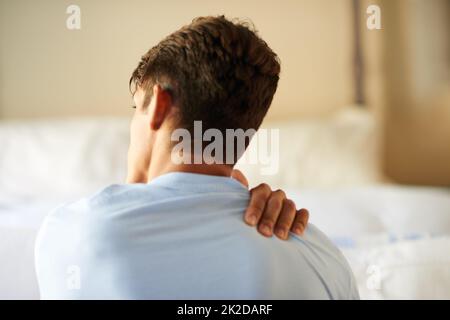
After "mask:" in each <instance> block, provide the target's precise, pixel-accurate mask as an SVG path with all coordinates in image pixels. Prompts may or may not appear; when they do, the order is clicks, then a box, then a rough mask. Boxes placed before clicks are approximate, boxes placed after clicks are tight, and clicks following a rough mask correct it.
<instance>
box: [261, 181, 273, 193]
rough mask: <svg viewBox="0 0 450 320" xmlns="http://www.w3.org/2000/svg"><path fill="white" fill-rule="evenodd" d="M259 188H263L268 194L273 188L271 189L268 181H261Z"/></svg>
mask: <svg viewBox="0 0 450 320" xmlns="http://www.w3.org/2000/svg"><path fill="white" fill-rule="evenodd" d="M258 188H260V189H261V191H262V192H264V194H266V195H268V194H270V192H272V189H270V187H269V185H268V184H267V183H261V184H260V185H259V186H258Z"/></svg>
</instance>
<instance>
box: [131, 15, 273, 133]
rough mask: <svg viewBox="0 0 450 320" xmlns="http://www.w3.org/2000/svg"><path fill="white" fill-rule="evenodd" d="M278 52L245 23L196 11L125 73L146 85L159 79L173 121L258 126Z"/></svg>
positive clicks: (206, 126) (221, 126)
mask: <svg viewBox="0 0 450 320" xmlns="http://www.w3.org/2000/svg"><path fill="white" fill-rule="evenodd" d="M279 73H280V63H279V59H278V56H277V55H276V54H275V53H274V52H273V51H272V50H271V49H270V48H269V46H268V45H267V43H266V42H265V41H264V40H262V39H261V38H260V37H259V36H258V35H257V33H256V31H255V30H254V28H252V27H250V26H249V24H248V23H244V22H239V21H230V20H227V19H226V18H225V17H224V16H218V17H211V16H210V17H200V18H196V19H194V20H193V21H192V23H191V24H189V25H186V26H184V27H182V28H181V29H179V30H177V31H175V32H174V33H172V34H171V35H169V36H168V37H166V38H165V39H163V40H162V41H161V42H159V43H158V44H157V45H156V46H154V47H153V48H151V49H150V50H149V51H148V52H147V53H146V54H145V55H144V56H143V57H142V59H141V61H140V62H139V65H138V66H137V68H136V69H135V70H134V72H133V74H132V76H131V79H130V89H131V86H132V85H133V84H134V85H135V86H136V85H139V86H141V87H143V88H144V89H145V90H146V94H147V95H148V98H149V97H150V96H151V94H152V92H151V91H152V90H149V89H150V88H151V87H152V86H153V85H154V84H160V85H161V86H162V87H163V88H165V89H167V90H169V91H170V92H171V94H172V98H173V99H174V101H175V104H176V105H177V106H178V107H179V109H180V113H179V115H180V118H179V122H180V123H179V124H178V125H180V126H181V127H184V128H186V129H188V130H190V131H192V127H193V123H194V121H195V120H200V121H202V126H203V128H204V129H209V128H217V129H219V130H221V131H223V130H225V129H238V128H241V129H244V130H247V129H250V128H253V129H255V130H256V129H258V128H259V126H260V125H261V122H262V120H263V118H264V116H265V115H266V113H267V110H268V108H269V106H270V104H271V102H272V98H273V96H274V94H275V91H276V89H277V84H278V79H279Z"/></svg>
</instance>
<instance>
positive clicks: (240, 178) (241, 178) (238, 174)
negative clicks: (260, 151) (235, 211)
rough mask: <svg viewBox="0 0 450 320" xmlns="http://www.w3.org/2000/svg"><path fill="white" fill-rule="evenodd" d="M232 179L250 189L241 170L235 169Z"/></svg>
mask: <svg viewBox="0 0 450 320" xmlns="http://www.w3.org/2000/svg"><path fill="white" fill-rule="evenodd" d="M231 177H232V178H233V179H236V180H237V181H239V182H240V183H241V184H243V185H244V186H246V187H247V188H248V180H247V178H246V177H245V175H244V174H243V173H242V172H241V171H240V170H238V169H233V171H231Z"/></svg>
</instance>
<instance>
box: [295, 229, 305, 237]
mask: <svg viewBox="0 0 450 320" xmlns="http://www.w3.org/2000/svg"><path fill="white" fill-rule="evenodd" d="M302 232H303V230H302V228H300V227H297V228H295V229H294V233H295V234H297V235H299V236H301V235H302Z"/></svg>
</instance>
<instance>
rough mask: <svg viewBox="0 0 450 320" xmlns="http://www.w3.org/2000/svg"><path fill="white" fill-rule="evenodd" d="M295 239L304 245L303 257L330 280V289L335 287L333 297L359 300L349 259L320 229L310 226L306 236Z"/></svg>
mask: <svg viewBox="0 0 450 320" xmlns="http://www.w3.org/2000/svg"><path fill="white" fill-rule="evenodd" d="M293 238H294V239H295V241H296V242H298V243H301V244H303V245H302V247H303V249H302V253H303V255H304V256H308V258H311V259H312V260H313V264H314V267H315V268H316V269H317V271H318V272H319V273H321V274H322V276H324V279H328V282H329V283H330V288H331V287H334V289H335V290H331V291H332V292H334V294H333V295H332V296H334V297H338V298H339V299H358V297H359V295H358V291H357V289H356V284H355V283H356V282H355V279H354V275H353V272H352V270H351V268H350V265H349V264H348V262H347V259H346V258H345V256H344V255H343V253H342V252H341V251H340V250H339V248H338V247H337V246H336V245H335V244H334V243H333V242H332V241H331V240H330V239H329V238H328V237H327V236H326V235H325V234H324V233H323V232H322V231H321V230H320V229H319V228H317V227H316V226H315V225H313V224H308V227H307V229H306V231H305V234H304V236H302V237H299V236H297V235H293ZM309 253H312V254H311V255H309ZM316 258H317V259H316Z"/></svg>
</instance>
